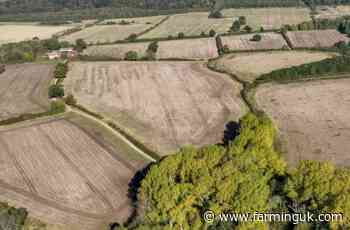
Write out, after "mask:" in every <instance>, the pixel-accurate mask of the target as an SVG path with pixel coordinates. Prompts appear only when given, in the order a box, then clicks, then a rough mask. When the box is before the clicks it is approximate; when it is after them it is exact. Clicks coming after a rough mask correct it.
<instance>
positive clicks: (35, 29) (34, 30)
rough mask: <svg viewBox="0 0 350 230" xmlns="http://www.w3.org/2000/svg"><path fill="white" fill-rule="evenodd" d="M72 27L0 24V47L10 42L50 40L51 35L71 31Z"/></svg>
mask: <svg viewBox="0 0 350 230" xmlns="http://www.w3.org/2000/svg"><path fill="white" fill-rule="evenodd" d="M73 27H74V26H72V25H63V26H44V25H38V24H35V23H23V24H20V23H13V24H10V23H0V31H4V32H3V33H1V34H0V45H2V44H5V43H11V42H20V41H25V40H32V39H33V38H34V37H38V38H40V39H48V38H51V36H52V35H54V34H57V33H59V32H62V31H65V30H67V29H71V28H73Z"/></svg>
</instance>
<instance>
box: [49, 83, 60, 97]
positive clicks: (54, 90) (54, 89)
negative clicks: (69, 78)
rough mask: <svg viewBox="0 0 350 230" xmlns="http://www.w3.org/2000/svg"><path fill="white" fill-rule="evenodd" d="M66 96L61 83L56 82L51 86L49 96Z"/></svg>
mask: <svg viewBox="0 0 350 230" xmlns="http://www.w3.org/2000/svg"><path fill="white" fill-rule="evenodd" d="M57 97H64V88H63V85H61V84H54V85H51V86H50V87H49V98H57Z"/></svg>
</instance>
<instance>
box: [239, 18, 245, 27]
mask: <svg viewBox="0 0 350 230" xmlns="http://www.w3.org/2000/svg"><path fill="white" fill-rule="evenodd" d="M238 21H239V24H240V25H242V26H243V25H245V24H247V19H246V17H245V16H239V18H238Z"/></svg>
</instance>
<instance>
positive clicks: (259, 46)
mask: <svg viewBox="0 0 350 230" xmlns="http://www.w3.org/2000/svg"><path fill="white" fill-rule="evenodd" d="M260 35H261V37H262V38H261V41H251V39H252V38H253V36H254V34H244V35H234V36H222V37H221V39H222V43H223V45H224V46H227V47H228V48H229V49H230V50H231V51H249V50H275V49H288V44H287V43H286V41H285V40H284V38H283V37H282V35H281V34H278V33H261V34H260Z"/></svg>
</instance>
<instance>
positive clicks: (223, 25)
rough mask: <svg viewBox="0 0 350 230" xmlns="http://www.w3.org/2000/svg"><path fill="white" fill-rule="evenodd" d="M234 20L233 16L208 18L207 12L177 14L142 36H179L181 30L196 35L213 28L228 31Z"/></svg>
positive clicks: (188, 34) (217, 30)
mask: <svg viewBox="0 0 350 230" xmlns="http://www.w3.org/2000/svg"><path fill="white" fill-rule="evenodd" d="M232 22H233V20H232V18H219V19H213V18H208V13H207V12H199V13H198V12H195V13H187V14H176V15H172V16H170V18H169V19H168V20H167V21H165V22H164V23H162V24H161V25H159V26H158V27H156V28H155V29H153V30H151V31H150V32H148V33H146V34H144V35H142V36H141V37H140V38H166V37H168V36H173V37H177V35H178V33H180V32H182V33H184V34H185V36H195V35H200V34H201V33H202V32H205V33H207V34H208V33H209V31H210V30H211V29H214V30H215V31H216V32H217V33H226V32H227V31H228V30H229V29H230V27H231V26H232Z"/></svg>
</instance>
